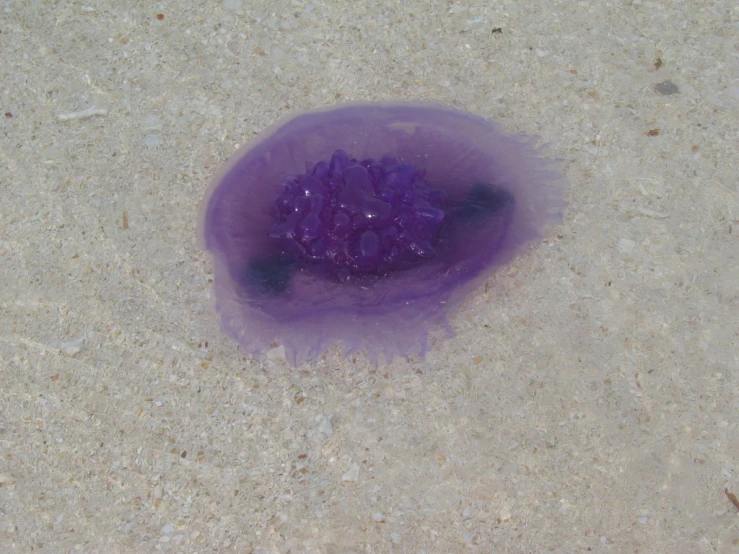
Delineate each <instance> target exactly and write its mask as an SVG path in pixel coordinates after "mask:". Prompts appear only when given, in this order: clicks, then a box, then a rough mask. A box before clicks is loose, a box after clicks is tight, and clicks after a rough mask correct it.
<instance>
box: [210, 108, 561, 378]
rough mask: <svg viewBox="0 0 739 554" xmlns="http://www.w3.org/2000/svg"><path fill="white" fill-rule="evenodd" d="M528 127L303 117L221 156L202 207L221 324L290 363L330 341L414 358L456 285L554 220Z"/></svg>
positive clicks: (432, 116) (334, 114) (420, 118)
mask: <svg viewBox="0 0 739 554" xmlns="http://www.w3.org/2000/svg"><path fill="white" fill-rule="evenodd" d="M535 143H536V138H531V137H525V136H523V135H507V134H504V133H502V132H501V131H500V129H499V128H498V127H497V125H495V124H494V123H491V122H489V121H486V120H484V119H482V118H480V117H477V116H474V115H472V114H469V113H466V112H462V111H457V110H452V109H449V108H444V107H441V106H436V105H425V104H362V105H348V106H343V107H337V108H331V109H327V110H319V111H313V112H307V113H304V114H300V115H298V116H296V117H294V118H292V119H290V120H289V121H287V122H285V123H283V124H282V125H280V126H278V127H275V128H273V129H272V130H270V131H268V132H265V133H263V136H262V137H261V138H260V139H259V140H258V142H256V143H254V144H250V145H248V146H247V147H245V148H243V149H242V150H241V151H240V152H238V153H237V154H236V155H234V156H233V158H232V159H231V161H230V162H229V163H228V164H227V165H226V167H225V168H224V169H223V170H221V172H219V174H218V175H217V176H216V178H215V179H214V181H213V185H212V187H211V190H210V192H209V194H208V195H207V196H206V199H205V201H204V203H203V212H202V214H201V220H200V231H199V232H200V236H201V238H202V240H203V242H204V246H205V248H207V249H208V250H209V251H210V252H211V254H212V255H213V260H214V265H215V285H214V289H215V296H216V308H217V310H218V311H219V313H220V314H221V319H222V324H223V327H224V329H225V330H226V331H227V332H228V333H229V334H230V335H231V336H233V337H234V338H235V339H236V340H238V341H239V342H240V344H241V345H242V346H243V347H244V348H245V349H246V350H247V351H248V352H250V353H252V354H254V355H258V354H260V353H261V352H263V351H265V350H267V349H269V348H270V346H271V345H272V344H274V342H275V341H277V342H279V343H282V344H283V345H284V346H285V349H286V352H287V355H288V359H289V361H291V362H292V363H293V364H297V363H300V362H303V361H306V360H310V359H314V358H316V357H317V356H320V355H321V354H322V353H323V352H324V351H325V350H326V348H328V347H329V346H331V344H333V343H334V342H339V343H341V344H342V345H343V346H344V350H345V353H347V354H348V353H350V352H353V351H357V350H365V351H366V352H367V355H368V356H369V358H370V359H371V360H372V361H374V362H375V363H376V362H377V361H378V358H380V357H383V358H385V359H386V360H387V361H390V360H391V359H392V358H393V357H394V356H395V355H402V356H406V357H408V356H410V355H414V354H415V355H418V356H423V355H424V354H425V352H426V351H427V349H428V335H429V332H430V330H431V329H433V328H435V327H438V328H442V329H445V330H446V331H447V332H448V333H449V334H451V329H450V327H449V324H448V317H449V315H450V314H451V313H452V312H453V310H454V309H455V308H456V307H457V306H458V305H459V304H460V303H461V301H462V300H463V299H464V297H465V296H466V295H467V294H468V293H470V292H471V291H472V290H474V289H475V288H476V287H477V286H479V284H480V283H481V282H482V281H484V279H485V278H486V277H488V276H489V275H490V274H491V273H492V272H493V271H494V270H495V269H496V268H497V267H500V266H501V265H502V264H505V263H506V262H508V261H510V260H511V259H512V258H513V257H514V255H515V253H516V252H518V251H519V250H520V248H521V247H522V246H523V245H525V244H528V243H530V242H531V241H533V240H535V239H537V238H538V237H539V236H540V235H541V230H542V229H543V228H544V227H545V226H546V225H547V224H549V223H552V222H557V221H558V220H559V219H561V209H562V207H563V206H564V203H563V202H562V199H561V196H562V189H561V188H560V187H559V186H558V185H557V182H558V180H559V179H560V176H559V175H558V174H557V173H555V172H553V171H551V170H549V169H547V167H548V166H549V165H550V164H551V163H552V162H551V161H550V160H546V159H542V158H539V157H538V156H537V152H536V150H535V149H534V144H535Z"/></svg>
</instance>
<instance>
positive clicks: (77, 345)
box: [59, 337, 85, 356]
mask: <svg viewBox="0 0 739 554" xmlns="http://www.w3.org/2000/svg"><path fill="white" fill-rule="evenodd" d="M84 346H85V337H80V338H78V339H74V340H70V341H67V342H61V343H59V350H61V351H62V353H63V354H66V355H67V356H74V355H75V354H77V353H78V352H81V351H82V348H83V347H84Z"/></svg>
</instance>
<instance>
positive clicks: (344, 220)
mask: <svg viewBox="0 0 739 554" xmlns="http://www.w3.org/2000/svg"><path fill="white" fill-rule="evenodd" d="M283 187H284V190H283V192H282V194H281V195H280V196H279V197H278V198H277V202H276V203H275V207H274V209H273V211H274V217H275V219H276V223H275V224H274V225H273V226H272V228H271V229H270V237H271V238H273V239H275V241H276V244H277V245H278V247H279V248H281V249H282V250H283V252H284V253H286V254H288V255H290V256H291V257H292V259H293V260H295V261H296V262H299V264H300V266H301V267H303V268H306V269H307V270H309V271H312V272H313V273H315V274H316V275H318V276H325V277H331V278H333V279H335V280H339V281H344V282H346V281H349V280H350V279H351V278H352V276H358V275H367V274H374V275H384V274H386V273H388V272H392V271H398V270H401V269H409V268H411V267H413V266H416V265H418V264H420V263H422V262H423V261H424V260H430V259H432V258H433V257H434V255H435V253H436V251H435V248H434V244H435V243H436V239H437V236H438V233H439V229H440V227H441V225H442V223H443V222H444V218H445V215H446V214H445V212H444V210H443V201H444V200H445V199H446V194H445V193H444V192H443V191H440V190H434V189H432V188H430V187H429V186H428V184H426V183H425V182H424V181H423V180H422V174H421V173H420V172H419V171H418V170H416V168H414V167H413V166H412V165H409V164H401V163H398V161H397V160H396V159H395V158H393V157H392V156H384V157H383V158H381V159H380V160H379V161H375V160H373V159H372V158H369V159H366V160H362V161H358V160H356V159H354V158H350V157H349V155H348V154H347V153H346V152H345V151H344V150H337V151H336V152H334V154H333V155H332V156H331V160H330V161H323V160H322V161H320V162H318V163H317V164H316V165H315V167H314V168H313V169H312V170H309V171H306V172H305V173H304V174H303V175H296V176H291V177H288V178H287V179H285V181H284V183H283Z"/></svg>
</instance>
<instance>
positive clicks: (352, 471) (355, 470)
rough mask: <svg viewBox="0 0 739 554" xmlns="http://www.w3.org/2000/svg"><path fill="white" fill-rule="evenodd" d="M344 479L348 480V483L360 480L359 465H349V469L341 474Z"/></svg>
mask: <svg viewBox="0 0 739 554" xmlns="http://www.w3.org/2000/svg"><path fill="white" fill-rule="evenodd" d="M341 480H342V481H346V482H348V483H356V482H357V481H359V466H358V465H357V464H356V463H354V464H352V465H351V467H349V470H348V471H347V472H346V473H345V474H344V475H342V476H341Z"/></svg>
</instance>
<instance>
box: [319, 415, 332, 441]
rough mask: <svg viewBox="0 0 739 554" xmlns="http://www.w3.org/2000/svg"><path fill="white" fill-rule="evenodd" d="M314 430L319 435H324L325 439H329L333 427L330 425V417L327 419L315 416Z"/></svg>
mask: <svg viewBox="0 0 739 554" xmlns="http://www.w3.org/2000/svg"><path fill="white" fill-rule="evenodd" d="M316 430H317V431H318V432H319V433H321V434H323V435H326V437H330V436H331V435H333V434H334V426H333V424H332V423H331V418H330V416H328V417H327V416H325V415H323V414H320V415H317V416H316Z"/></svg>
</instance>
